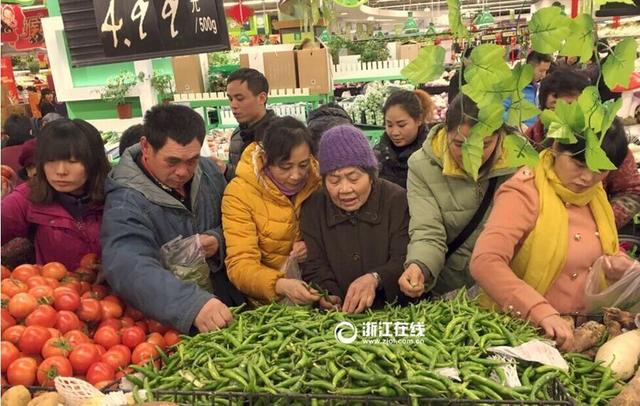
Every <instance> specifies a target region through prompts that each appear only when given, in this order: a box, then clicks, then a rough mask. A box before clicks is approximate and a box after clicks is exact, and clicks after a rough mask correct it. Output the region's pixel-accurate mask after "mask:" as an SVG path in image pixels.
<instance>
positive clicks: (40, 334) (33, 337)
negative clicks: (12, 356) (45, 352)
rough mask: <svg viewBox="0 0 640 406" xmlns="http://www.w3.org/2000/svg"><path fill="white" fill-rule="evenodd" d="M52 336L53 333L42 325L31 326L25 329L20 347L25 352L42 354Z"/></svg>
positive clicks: (19, 342)
mask: <svg viewBox="0 0 640 406" xmlns="http://www.w3.org/2000/svg"><path fill="white" fill-rule="evenodd" d="M50 338H51V333H50V332H49V330H47V329H46V328H45V327H42V326H29V327H27V328H25V329H24V332H23V333H22V336H21V337H20V341H18V348H20V351H22V352H23V353H25V354H40V351H41V350H42V347H43V346H44V343H46V342H47V340H48V339H50Z"/></svg>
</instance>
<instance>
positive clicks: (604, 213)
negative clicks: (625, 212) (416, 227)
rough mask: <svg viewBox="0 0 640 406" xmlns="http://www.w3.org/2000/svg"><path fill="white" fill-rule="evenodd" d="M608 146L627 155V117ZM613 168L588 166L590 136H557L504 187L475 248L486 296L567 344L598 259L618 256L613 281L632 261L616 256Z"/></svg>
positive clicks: (612, 155) (610, 269)
mask: <svg viewBox="0 0 640 406" xmlns="http://www.w3.org/2000/svg"><path fill="white" fill-rule="evenodd" d="M602 149H603V150H604V151H605V152H606V154H607V157H608V158H609V160H611V162H612V163H613V164H614V165H616V166H618V165H619V164H620V163H621V162H622V161H623V160H624V157H625V154H626V151H627V141H626V136H625V133H624V127H623V125H622V123H621V121H620V120H618V119H616V121H614V123H613V125H612V126H611V128H610V129H609V130H608V131H607V133H606V135H605V137H604V140H603V142H602ZM607 173H608V172H606V171H602V172H593V171H591V170H590V169H589V168H587V165H586V163H585V142H584V139H583V138H579V141H578V142H577V143H575V144H562V143H559V142H556V143H554V145H553V146H552V147H551V148H550V149H546V150H544V151H542V152H541V153H540V162H539V163H538V165H537V167H536V168H535V169H530V168H526V167H525V168H522V169H520V170H519V171H518V172H517V173H516V174H515V175H514V176H513V177H512V178H511V179H509V180H508V181H507V182H505V183H504V184H503V185H502V186H501V187H500V188H499V189H498V191H497V193H496V196H495V200H494V206H493V210H492V212H491V215H490V216H489V219H488V220H487V222H486V224H485V228H484V230H483V232H482V234H481V235H480V237H479V238H478V241H477V243H476V246H475V249H474V251H473V256H472V259H471V265H470V271H471V276H472V277H473V278H474V279H475V280H476V282H477V283H478V285H480V287H481V288H482V289H483V290H484V292H486V293H485V294H483V295H482V297H481V302H484V304H485V305H488V306H498V307H499V308H500V309H502V310H503V311H506V312H509V313H512V314H513V315H514V316H517V317H521V318H524V319H528V320H530V321H531V322H532V323H533V324H535V325H537V326H540V327H542V329H544V330H545V332H546V334H547V335H548V336H550V337H552V338H554V339H555V340H556V343H557V344H558V345H559V346H560V347H561V348H563V349H566V348H569V347H570V346H571V343H572V341H573V335H572V331H571V329H570V327H569V325H568V323H566V322H565V321H564V320H563V319H562V318H561V317H560V314H564V313H571V312H581V311H583V310H584V307H585V302H584V287H585V282H586V279H587V274H588V273H589V271H590V269H591V265H592V264H593V263H594V261H595V260H596V259H598V258H599V257H600V256H602V255H610V256H613V257H612V258H609V259H608V260H607V261H604V262H605V263H607V264H609V265H611V266H607V269H605V272H606V273H607V278H608V279H610V280H617V279H619V278H620V277H621V276H622V274H623V273H624V271H626V269H627V268H628V267H629V265H630V264H631V263H632V261H631V260H630V259H628V258H627V257H620V256H616V254H617V253H618V235H617V231H616V224H615V220H614V217H613V211H612V209H611V206H610V204H609V201H608V200H607V195H606V193H605V191H604V189H603V187H602V180H603V179H604V178H605V177H606V176H607ZM487 295H488V296H487ZM492 300H493V301H492Z"/></svg>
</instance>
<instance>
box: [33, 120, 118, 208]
mask: <svg viewBox="0 0 640 406" xmlns="http://www.w3.org/2000/svg"><path fill="white" fill-rule="evenodd" d="M72 158H73V159H75V160H78V161H80V162H82V164H83V165H84V168H85V171H86V172H87V182H86V183H85V193H86V194H87V196H88V197H89V199H90V200H91V201H92V202H98V203H101V202H103V201H104V182H105V179H106V177H107V174H108V173H109V170H110V169H111V167H110V166H109V161H108V160H107V156H106V154H105V151H104V145H103V143H102V138H101V137H100V132H99V131H98V130H97V129H96V128H95V127H94V126H92V125H91V124H89V123H87V122H86V121H84V120H79V119H75V120H69V119H67V118H64V119H60V120H56V121H54V122H52V123H50V124H49V125H47V126H46V127H44V128H43V129H42V131H41V132H40V136H39V137H38V145H37V147H36V157H35V162H36V176H35V177H34V178H33V179H32V183H31V196H30V198H31V201H33V202H34V203H38V204H47V203H51V202H53V201H54V198H55V194H56V191H55V189H54V188H53V187H51V185H50V184H49V182H48V181H47V177H46V175H45V172H44V164H46V163H47V162H52V161H66V160H69V159H72Z"/></svg>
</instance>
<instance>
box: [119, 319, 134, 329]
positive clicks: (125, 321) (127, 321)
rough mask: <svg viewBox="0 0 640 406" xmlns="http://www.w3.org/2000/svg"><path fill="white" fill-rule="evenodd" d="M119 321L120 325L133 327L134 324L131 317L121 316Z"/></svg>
mask: <svg viewBox="0 0 640 406" xmlns="http://www.w3.org/2000/svg"><path fill="white" fill-rule="evenodd" d="M120 321H121V322H122V327H123V328H124V327H133V326H135V322H134V321H133V319H132V318H131V317H127V316H123V317H120Z"/></svg>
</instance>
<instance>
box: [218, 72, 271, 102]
mask: <svg viewBox="0 0 640 406" xmlns="http://www.w3.org/2000/svg"><path fill="white" fill-rule="evenodd" d="M236 80H239V81H240V83H244V82H247V87H248V88H249V90H250V91H251V93H253V95H254V96H257V95H259V94H260V93H263V92H264V93H266V94H267V95H268V94H269V82H267V78H265V77H264V75H263V74H262V73H260V72H259V71H257V70H255V69H251V68H241V69H238V70H237V71H235V72H233V73H232V74H231V75H230V76H229V78H228V79H227V84H229V83H231V82H234V81H236Z"/></svg>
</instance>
